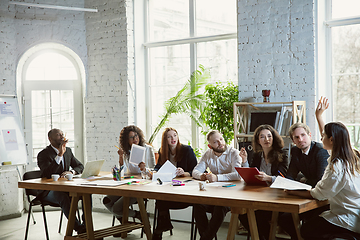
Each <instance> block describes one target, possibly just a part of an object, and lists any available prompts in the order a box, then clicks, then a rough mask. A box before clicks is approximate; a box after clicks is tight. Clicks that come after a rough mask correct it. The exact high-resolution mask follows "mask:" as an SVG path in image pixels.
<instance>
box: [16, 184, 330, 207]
mask: <svg viewBox="0 0 360 240" xmlns="http://www.w3.org/2000/svg"><path fill="white" fill-rule="evenodd" d="M184 179H185V178H182V179H179V180H184ZM95 180H99V179H95ZM84 182H87V180H86V179H81V178H74V179H73V180H72V181H68V180H66V179H63V178H61V179H59V180H58V181H55V182H54V181H53V180H52V179H32V180H26V181H19V183H18V187H19V188H28V189H39V190H55V191H64V192H75V193H85V194H104V195H119V196H126V197H141V198H149V199H158V200H167V201H177V202H188V203H200V204H209V205H218V206H229V207H233V208H235V207H236V208H251V209H260V210H269V211H279V212H294V213H302V212H306V211H308V210H311V209H314V208H317V207H320V206H323V205H326V204H327V201H317V200H314V199H304V198H299V197H296V196H292V195H288V194H286V193H285V192H284V191H283V190H280V189H273V188H269V187H262V186H246V185H245V184H244V182H243V181H236V182H233V183H234V184H236V186H234V187H221V186H211V184H207V185H206V191H200V190H199V181H197V180H193V181H190V182H186V183H185V186H171V185H169V184H167V183H164V184H163V185H159V184H156V183H151V184H131V185H128V184H126V185H120V186H115V187H113V186H94V185H81V183H84ZM227 183H228V182H224V183H223V184H227Z"/></svg>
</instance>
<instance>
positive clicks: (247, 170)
mask: <svg viewBox="0 0 360 240" xmlns="http://www.w3.org/2000/svg"><path fill="white" fill-rule="evenodd" d="M235 169H236V171H237V172H238V173H239V175H240V176H241V177H242V179H244V181H245V183H246V184H247V185H261V186H267V183H266V182H265V181H261V180H259V179H257V178H256V177H255V175H259V174H260V172H259V170H258V169H257V168H256V167H235Z"/></svg>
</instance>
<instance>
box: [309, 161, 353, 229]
mask: <svg viewBox="0 0 360 240" xmlns="http://www.w3.org/2000/svg"><path fill="white" fill-rule="evenodd" d="M329 161H330V158H329V159H328V162H329ZM329 165H330V164H329ZM329 165H328V166H327V167H326V169H325V172H324V175H323V177H322V179H321V180H320V181H319V182H318V183H317V184H316V186H315V188H313V189H311V191H310V194H311V196H313V198H315V199H318V200H326V199H328V200H329V203H330V210H328V211H325V212H323V213H322V214H321V215H320V216H321V217H323V218H324V219H326V220H327V221H328V222H330V223H332V224H334V225H336V226H339V227H343V228H346V229H348V230H350V231H353V232H357V233H360V227H359V226H360V174H359V173H357V172H356V173H355V176H354V175H352V174H350V173H348V172H347V171H346V169H345V168H344V166H343V163H342V162H340V160H338V161H337V162H336V163H335V164H334V165H333V168H334V171H332V170H331V169H330V166H329Z"/></svg>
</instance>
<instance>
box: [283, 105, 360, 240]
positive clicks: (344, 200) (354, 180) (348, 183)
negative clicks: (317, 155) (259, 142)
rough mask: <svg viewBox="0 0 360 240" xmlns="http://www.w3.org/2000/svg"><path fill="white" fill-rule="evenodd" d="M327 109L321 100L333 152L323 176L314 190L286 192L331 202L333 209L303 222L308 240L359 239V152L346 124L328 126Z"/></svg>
mask: <svg viewBox="0 0 360 240" xmlns="http://www.w3.org/2000/svg"><path fill="white" fill-rule="evenodd" d="M328 107H329V103H328V99H326V98H324V99H320V101H319V103H318V106H317V108H316V112H315V115H316V119H317V121H318V124H319V130H320V132H321V136H322V137H321V140H322V142H323V145H324V148H325V149H327V150H331V155H330V157H329V159H328V163H329V164H328V166H327V167H326V169H325V172H324V175H323V177H322V179H321V180H320V181H319V182H318V183H317V184H316V186H315V188H313V189H311V190H309V191H287V192H288V193H289V194H294V195H297V196H302V197H306V198H315V199H318V200H328V201H329V203H330V210H327V211H324V212H323V213H321V214H320V215H315V216H313V217H312V218H311V219H309V220H307V221H306V222H305V223H303V225H302V227H301V231H300V232H301V236H302V237H303V238H304V239H305V240H306V239H333V238H334V236H333V235H334V234H343V237H344V236H348V237H349V236H351V237H353V238H351V239H360V227H359V223H360V207H359V206H360V159H359V152H357V151H355V150H354V149H352V147H351V143H350V135H349V132H348V130H347V128H346V127H345V125H344V124H342V123H340V122H330V123H328V124H326V125H325V123H324V120H323V118H322V114H323V112H324V111H325V110H326V109H327V108H328ZM346 239H348V238H346Z"/></svg>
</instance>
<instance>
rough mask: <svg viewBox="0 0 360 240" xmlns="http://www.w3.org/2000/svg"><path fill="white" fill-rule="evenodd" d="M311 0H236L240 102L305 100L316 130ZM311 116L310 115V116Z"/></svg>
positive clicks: (313, 32)
mask: <svg viewBox="0 0 360 240" xmlns="http://www.w3.org/2000/svg"><path fill="white" fill-rule="evenodd" d="M313 8H314V3H313V0H304V1H288V0H276V1H272V0H247V1H244V0H239V1H238V50H239V55H238V58H239V91H240V101H242V100H246V101H249V100H250V101H254V102H261V101H262V95H261V90H263V89H270V90H271V95H270V101H272V102H276V101H293V100H305V101H306V104H307V112H308V113H309V112H310V114H307V116H308V118H307V124H308V125H309V126H310V128H311V129H315V120H314V119H313V116H314V115H313V114H311V113H313V112H314V109H315V106H314V105H315V65H314V64H315V59H314V58H315V56H314V50H315V49H314V36H315V27H314V16H313V10H314V9H313ZM309 116H310V117H309Z"/></svg>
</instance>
